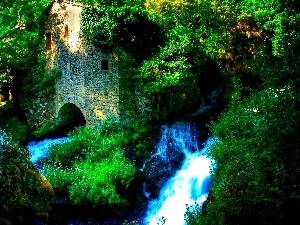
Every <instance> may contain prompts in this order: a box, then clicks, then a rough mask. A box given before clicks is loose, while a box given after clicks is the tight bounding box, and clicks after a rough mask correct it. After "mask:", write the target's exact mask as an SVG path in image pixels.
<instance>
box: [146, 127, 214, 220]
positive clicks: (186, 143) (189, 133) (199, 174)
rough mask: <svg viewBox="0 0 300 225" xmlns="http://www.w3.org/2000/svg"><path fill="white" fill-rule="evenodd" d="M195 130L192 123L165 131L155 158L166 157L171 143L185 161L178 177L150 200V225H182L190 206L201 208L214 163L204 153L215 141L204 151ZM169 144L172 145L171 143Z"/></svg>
mask: <svg viewBox="0 0 300 225" xmlns="http://www.w3.org/2000/svg"><path fill="white" fill-rule="evenodd" d="M196 132H197V131H196V128H195V126H192V125H191V124H190V123H183V122H181V123H176V124H174V125H172V126H170V127H169V126H164V127H163V128H162V136H161V139H160V141H159V143H158V145H157V152H158V153H156V154H159V155H161V156H162V157H165V156H166V155H169V154H170V153H169V154H167V151H169V147H168V146H169V145H170V140H171V142H172V143H173V145H175V146H176V147H177V149H178V148H179V149H180V151H182V152H183V153H184V156H185V158H184V161H183V164H182V166H181V168H180V169H179V170H178V171H177V173H176V174H175V175H174V176H173V177H171V178H170V179H169V180H168V182H166V183H165V185H164V187H163V188H162V189H161V191H160V194H159V198H158V199H154V200H151V201H150V202H149V205H148V211H147V215H146V218H145V223H146V224H150V225H157V224H165V225H183V224H185V220H184V214H185V213H186V208H187V207H188V206H193V205H195V204H198V206H200V207H201V206H202V204H203V202H204V201H205V200H206V198H207V196H208V193H209V189H210V186H211V178H210V169H211V163H212V160H211V159H209V158H207V157H206V156H205V155H204V154H203V153H205V152H206V151H209V149H210V147H211V145H212V144H213V143H215V142H216V138H209V139H208V140H207V141H206V144H205V145H204V147H203V148H202V149H200V148H199V146H198V142H197V138H196V135H195V134H196ZM168 140H169V141H168Z"/></svg>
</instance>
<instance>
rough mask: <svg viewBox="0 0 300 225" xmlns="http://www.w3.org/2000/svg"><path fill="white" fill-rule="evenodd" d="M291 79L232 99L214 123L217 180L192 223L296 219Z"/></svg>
mask: <svg viewBox="0 0 300 225" xmlns="http://www.w3.org/2000/svg"><path fill="white" fill-rule="evenodd" d="M297 93H298V92H297V90H296V89H295V87H294V86H293V85H292V84H287V85H285V86H281V87H276V88H271V87H270V88H265V89H264V90H263V91H261V92H259V93H256V94H252V96H251V97H250V98H248V99H247V100H246V101H245V102H243V103H238V104H236V105H232V106H231V107H230V108H229V110H228V111H227V112H225V113H224V114H223V115H222V116H221V117H220V119H219V122H218V123H215V124H214V126H213V129H212V130H213V134H214V135H216V136H218V137H219V138H220V143H219V144H217V145H216V146H215V147H214V149H213V150H212V152H211V157H212V158H213V159H214V160H215V168H214V171H213V176H212V178H213V186H212V190H211V195H210V199H209V200H208V202H207V204H206V205H205V210H204V211H203V212H199V213H198V214H197V213H196V214H193V213H192V214H190V217H188V221H189V223H188V224H260V225H261V224H277V225H278V224H296V223H294V222H292V221H296V220H297V218H298V216H297V214H298V213H297V212H299V202H300V191H299V188H298V187H299V184H300V179H299V177H300V173H299V171H300V166H299V155H300V152H299V144H300V137H299V126H298V124H299V122H300V121H299V118H300V117H299V100H297V98H296V96H297Z"/></svg>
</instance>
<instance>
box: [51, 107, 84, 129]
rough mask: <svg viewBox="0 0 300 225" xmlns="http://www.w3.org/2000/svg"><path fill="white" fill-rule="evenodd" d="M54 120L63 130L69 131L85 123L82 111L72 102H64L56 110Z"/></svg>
mask: <svg viewBox="0 0 300 225" xmlns="http://www.w3.org/2000/svg"><path fill="white" fill-rule="evenodd" d="M56 121H57V122H58V123H59V126H60V129H61V130H62V131H63V132H69V131H71V130H74V129H75V128H76V127H79V126H85V125H86V118H85V116H84V114H83V112H82V111H81V109H80V108H79V107H78V106H76V105H75V104H73V103H65V104H64V105H63V106H62V107H61V108H60V109H59V110H58V113H57V117H56Z"/></svg>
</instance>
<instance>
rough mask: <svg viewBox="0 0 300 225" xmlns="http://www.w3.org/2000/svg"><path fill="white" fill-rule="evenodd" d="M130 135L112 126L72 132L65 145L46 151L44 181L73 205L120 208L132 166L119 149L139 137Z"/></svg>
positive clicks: (123, 202)
mask: <svg viewBox="0 0 300 225" xmlns="http://www.w3.org/2000/svg"><path fill="white" fill-rule="evenodd" d="M119 126H120V125H119ZM141 130H142V129H141ZM142 132H143V131H142ZM131 133H132V132H131V131H129V130H128V129H125V130H123V131H121V130H120V128H118V126H115V124H113V123H107V124H105V123H104V126H101V127H100V128H93V129H92V128H87V127H81V128H78V129H76V130H75V131H74V132H72V133H71V134H70V135H69V137H70V141H69V142H66V143H64V144H62V145H58V146H55V147H53V148H52V149H51V150H50V152H49V157H50V160H49V162H48V163H47V169H46V171H45V175H46V177H47V179H48V180H49V181H50V183H51V184H52V185H53V187H54V188H55V190H56V191H59V192H62V193H64V192H67V193H68V195H69V198H70V200H71V201H72V202H74V204H76V205H88V204H92V205H94V206H97V207H100V206H106V207H107V209H109V208H110V207H113V205H118V206H124V204H125V202H126V201H127V200H125V199H126V192H127V191H126V190H127V189H128V186H129V185H130V183H131V182H132V181H133V179H134V176H135V166H134V165H133V164H132V162H131V161H130V160H129V159H127V158H126V157H125V152H124V149H123V148H124V147H125V146H126V145H128V144H129V143H132V142H133V141H134V140H135V139H136V138H139V136H140V135H138V134H135V135H133V134H131ZM125 205H126V204H125Z"/></svg>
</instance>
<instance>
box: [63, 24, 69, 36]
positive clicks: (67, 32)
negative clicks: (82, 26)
mask: <svg viewBox="0 0 300 225" xmlns="http://www.w3.org/2000/svg"><path fill="white" fill-rule="evenodd" d="M69 36H70V28H69V26H68V25H66V26H65V34H64V38H67V37H69Z"/></svg>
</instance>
